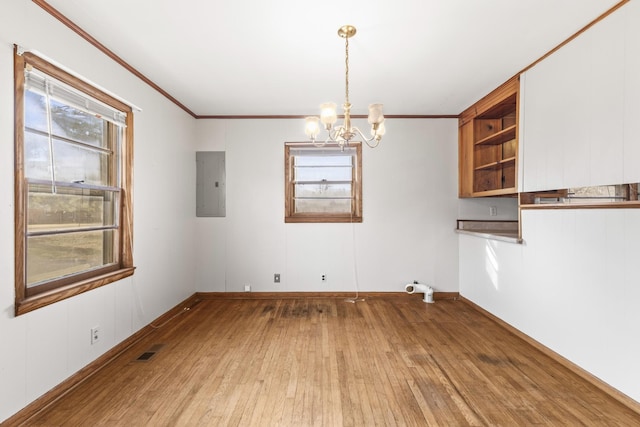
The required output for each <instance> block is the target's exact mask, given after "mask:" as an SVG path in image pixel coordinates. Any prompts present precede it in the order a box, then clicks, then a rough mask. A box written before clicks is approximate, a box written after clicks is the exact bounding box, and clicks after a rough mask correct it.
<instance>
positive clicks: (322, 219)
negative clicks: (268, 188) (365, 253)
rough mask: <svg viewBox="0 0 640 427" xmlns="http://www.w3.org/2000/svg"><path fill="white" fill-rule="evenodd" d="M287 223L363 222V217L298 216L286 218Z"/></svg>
mask: <svg viewBox="0 0 640 427" xmlns="http://www.w3.org/2000/svg"><path fill="white" fill-rule="evenodd" d="M284 222H285V223H305V222H306V223H323V222H332V223H335V222H346V223H350V222H356V223H358V222H362V217H361V216H349V215H346V216H345V215H302V214H300V215H296V216H286V217H284Z"/></svg>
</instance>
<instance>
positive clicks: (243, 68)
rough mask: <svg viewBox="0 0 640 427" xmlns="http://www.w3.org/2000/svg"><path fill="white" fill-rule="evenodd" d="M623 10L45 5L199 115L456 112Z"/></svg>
mask: <svg viewBox="0 0 640 427" xmlns="http://www.w3.org/2000/svg"><path fill="white" fill-rule="evenodd" d="M618 1H619V0H393V1H391V0H386V1H385V0H341V1H338V0H323V1H308V0H180V1H177V0H109V1H105V0H48V3H49V4H50V5H51V6H53V7H54V8H56V9H58V10H59V11H60V12H61V13H63V14H64V15H65V16H66V17H68V18H69V19H71V20H72V21H73V22H74V23H75V24H77V25H78V26H80V27H81V28H82V29H84V30H85V31H87V32H88V33H89V34H91V35H92V36H93V37H95V38H96V39H97V40H99V41H100V42H101V43H102V44H104V45H105V46H106V47H107V48H109V49H111V50H112V51H113V52H115V53H116V54H117V55H119V56H120V57H121V58H122V59H124V60H125V61H126V62H128V63H129V64H130V65H132V66H133V67H134V68H136V69H137V70H138V71H140V72H141V73H142V74H144V75H145V76H146V77H148V78H149V79H151V80H152V81H153V82H155V83H156V84H157V85H159V86H160V87H161V88H163V89H164V90H165V91H167V92H168V93H169V94H170V95H172V96H173V97H175V98H176V99H177V100H178V101H180V102H181V103H182V104H184V105H185V106H186V107H187V108H188V109H190V110H191V111H192V112H193V113H195V114H196V115H306V114H317V110H318V108H317V107H318V104H320V103H321V102H326V101H333V102H336V103H338V104H339V105H340V104H342V102H343V100H344V40H343V39H341V38H340V37H338V35H337V30H338V28H339V27H340V26H342V25H344V24H351V25H354V26H355V27H356V28H357V30H358V33H357V34H356V36H355V37H354V38H352V39H350V95H351V96H350V98H351V102H352V104H353V110H352V112H353V113H354V114H366V109H367V105H368V104H369V103H373V102H382V103H384V104H385V107H384V109H385V114H387V115H409V114H411V115H413V114H416V115H432V114H433V115H440V114H458V113H460V112H461V111H462V110H464V109H465V108H466V107H468V106H469V105H471V104H472V103H474V102H475V101H477V100H478V99H479V98H481V97H482V96H484V95H486V94H487V93H488V92H489V91H491V90H492V89H494V88H495V87H497V86H498V85H500V84H501V83H503V82H504V81H506V80H507V79H508V78H510V77H512V76H513V75H515V74H516V73H517V72H518V71H520V70H522V69H523V68H525V67H526V66H527V65H529V64H531V63H532V62H533V61H535V60H536V59H538V58H539V57H541V56H542V55H543V54H545V53H546V52H548V51H549V50H550V49H552V48H553V47H555V46H557V45H558V44H559V43H561V42H562V41H563V40H565V39H567V38H568V37H569V36H571V35H572V34H573V33H575V32H576V31H578V30H579V29H580V28H582V27H583V26H585V25H586V24H588V23H589V22H591V21H592V20H593V19H595V18H597V17H598V16H599V15H600V14H602V13H603V12H605V11H607V10H608V9H609V8H611V7H612V6H614V5H615V4H616V3H618Z"/></svg>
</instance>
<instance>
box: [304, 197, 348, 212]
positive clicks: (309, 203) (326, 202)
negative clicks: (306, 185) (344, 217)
mask: <svg viewBox="0 0 640 427" xmlns="http://www.w3.org/2000/svg"><path fill="white" fill-rule="evenodd" d="M295 211H296V213H347V214H348V213H349V212H351V200H350V199H319V200H313V199H312V200H306V199H303V200H296V209H295Z"/></svg>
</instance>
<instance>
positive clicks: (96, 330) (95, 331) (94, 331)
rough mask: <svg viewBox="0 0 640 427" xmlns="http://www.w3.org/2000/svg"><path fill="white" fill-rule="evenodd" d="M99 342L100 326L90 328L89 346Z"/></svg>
mask: <svg viewBox="0 0 640 427" xmlns="http://www.w3.org/2000/svg"><path fill="white" fill-rule="evenodd" d="M98 341H100V326H94V327H93V328H91V345H93V344H95V343H97V342H98Z"/></svg>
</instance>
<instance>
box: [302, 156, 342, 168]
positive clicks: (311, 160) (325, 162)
mask: <svg viewBox="0 0 640 427" xmlns="http://www.w3.org/2000/svg"><path fill="white" fill-rule="evenodd" d="M352 159H353V157H352V156H350V155H346V156H345V155H332V154H329V155H326V154H325V155H323V154H316V155H311V154H310V155H296V156H295V165H296V166H351V165H352Z"/></svg>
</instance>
